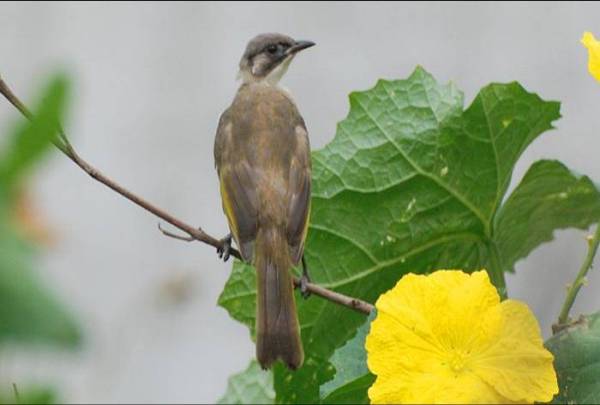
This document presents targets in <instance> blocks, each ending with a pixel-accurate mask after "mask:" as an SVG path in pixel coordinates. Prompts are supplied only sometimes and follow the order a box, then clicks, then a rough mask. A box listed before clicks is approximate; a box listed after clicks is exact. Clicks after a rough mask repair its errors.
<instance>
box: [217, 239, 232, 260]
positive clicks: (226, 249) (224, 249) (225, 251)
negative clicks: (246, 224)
mask: <svg viewBox="0 0 600 405" xmlns="http://www.w3.org/2000/svg"><path fill="white" fill-rule="evenodd" d="M217 254H218V255H219V259H223V261H224V262H226V261H227V260H229V257H230V255H231V234H229V235H227V236H225V237H224V238H223V239H221V247H218V248H217Z"/></svg>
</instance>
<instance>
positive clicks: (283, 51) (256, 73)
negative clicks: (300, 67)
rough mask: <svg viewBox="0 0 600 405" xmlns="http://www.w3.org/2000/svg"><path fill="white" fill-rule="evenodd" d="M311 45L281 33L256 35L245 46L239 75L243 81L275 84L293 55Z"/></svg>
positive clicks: (308, 42)
mask: <svg viewBox="0 0 600 405" xmlns="http://www.w3.org/2000/svg"><path fill="white" fill-rule="evenodd" d="M313 45H315V43H314V42H310V41H296V40H294V39H292V38H290V37H288V36H287V35H283V34H274V33H271V34H260V35H257V36H256V37H254V38H253V39H252V40H250V42H248V45H247V46H246V51H245V52H244V55H243V56H242V60H241V61H240V77H241V78H242V80H243V81H244V83H253V82H261V81H265V82H266V83H268V84H277V83H278V82H279V80H280V79H281V77H282V76H283V75H284V74H285V72H286V71H287V68H288V66H289V65H290V62H291V61H292V59H294V56H295V55H296V54H297V53H298V52H300V51H301V50H303V49H306V48H310V47H311V46H313Z"/></svg>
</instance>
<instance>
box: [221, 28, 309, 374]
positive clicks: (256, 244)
mask: <svg viewBox="0 0 600 405" xmlns="http://www.w3.org/2000/svg"><path fill="white" fill-rule="evenodd" d="M313 45H314V43H313V42H309V41H296V40H293V39H292V38H290V37H288V36H286V35H282V34H261V35H258V36H257V37H255V38H254V39H252V40H251V41H250V42H249V43H248V45H247V47H246V51H245V52H244V54H243V56H242V59H241V61H240V78H241V80H242V84H241V86H240V87H239V89H238V91H237V94H236V96H235V99H234V100H233V103H232V104H231V106H230V107H229V108H228V109H227V110H226V111H225V112H224V113H223V115H222V116H221V119H220V121H219V126H218V129H217V136H216V139H215V148H214V153H215V165H216V168H217V172H218V175H219V182H220V187H221V198H222V202H223V210H224V212H225V215H226V216H227V220H228V222H229V229H230V231H231V234H230V235H228V237H226V238H224V242H226V243H225V247H224V249H223V250H222V251H221V252H220V253H221V255H223V254H224V255H225V258H227V256H228V250H229V249H230V244H231V236H233V239H234V240H235V243H236V244H237V246H238V247H239V250H240V253H241V255H242V257H243V259H244V261H246V262H249V263H252V264H253V265H254V267H255V268H256V271H257V289H256V291H257V310H256V357H257V359H258V362H259V363H260V365H261V366H262V367H263V368H265V369H266V368H269V367H270V366H271V365H272V364H273V363H274V362H275V361H277V360H278V359H279V360H281V361H282V362H283V363H284V364H286V365H287V366H288V367H289V368H290V369H296V368H298V367H300V365H302V361H303V359H304V352H303V349H302V341H301V339H300V328H299V325H298V315H297V313H296V304H295V301H294V286H293V279H292V274H291V269H292V267H293V266H295V265H297V264H298V263H300V261H302V263H303V269H304V271H303V277H302V289H303V294H304V293H306V283H307V282H308V274H307V272H306V266H305V265H304V260H303V252H304V240H305V238H306V232H307V228H308V216H309V211H310V182H311V162H310V146H309V142H308V133H307V131H306V125H305V124H304V120H303V119H302V116H301V115H300V113H299V112H298V108H297V107H296V104H295V103H294V101H293V100H292V98H291V96H290V94H289V93H288V92H287V91H286V90H284V89H282V88H281V87H280V86H279V85H278V83H279V80H280V79H281V77H282V76H283V75H284V74H285V72H286V71H287V69H288V67H289V65H290V63H291V61H292V59H294V57H295V56H296V55H297V54H298V52H300V51H301V50H303V49H306V48H309V47H311V46H313Z"/></svg>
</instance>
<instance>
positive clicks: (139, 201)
mask: <svg viewBox="0 0 600 405" xmlns="http://www.w3.org/2000/svg"><path fill="white" fill-rule="evenodd" d="M0 93H1V94H2V95H3V96H4V97H5V98H6V99H7V100H8V101H9V102H10V103H11V104H12V105H13V106H15V108H16V109H17V110H19V111H20V112H21V114H23V115H24V116H25V117H26V118H27V119H29V120H31V119H32V114H31V112H30V111H29V110H28V109H27V107H26V106H25V105H24V104H23V103H22V102H21V100H19V98H18V97H17V96H16V95H15V94H14V93H13V92H12V91H11V90H10V88H9V87H8V85H7V84H6V83H5V82H4V80H2V78H1V77H0ZM57 131H58V135H59V136H58V138H57V139H54V140H53V142H52V143H53V144H54V146H56V147H57V148H58V149H59V150H60V151H61V152H62V153H63V154H64V155H65V156H67V157H68V158H69V159H71V160H72V161H73V162H74V163H75V164H76V165H77V166H79V167H80V168H81V169H82V170H83V171H85V172H86V173H87V174H89V175H90V177H92V178H93V179H94V180H96V181H99V182H100V183H102V184H104V185H105V186H107V187H108V188H110V189H112V190H114V191H116V192H117V193H119V194H120V195H122V196H123V197H125V198H127V199H128V200H129V201H131V202H133V203H134V204H136V205H138V206H140V207H142V208H144V209H145V210H146V211H149V212H151V213H152V214H154V215H156V216H157V217H159V218H161V219H163V220H164V221H166V222H168V223H170V224H171V225H173V226H174V227H176V228H179V229H180V230H182V231H183V232H185V233H187V234H188V235H189V238H187V237H181V236H178V235H174V234H171V233H169V232H167V231H164V230H162V229H161V231H162V232H163V233H164V234H165V235H167V236H171V237H176V238H177V239H183V240H187V241H192V240H197V241H200V242H204V243H206V244H207V245H210V246H212V247H214V248H217V249H220V248H222V247H223V241H222V240H220V239H216V238H214V237H212V236H210V235H209V234H207V233H206V232H204V231H203V230H202V229H201V228H195V227H193V226H190V225H188V224H186V223H185V222H183V221H181V220H179V219H177V218H175V217H174V216H173V215H171V214H169V213H168V212H166V211H164V210H162V209H160V208H159V207H157V206H155V205H153V204H151V203H150V202H148V201H146V200H144V199H143V198H141V197H139V196H137V195H136V194H133V193H132V192H131V191H129V190H127V189H126V188H125V187H123V186H121V185H120V184H118V183H117V182H115V181H114V180H111V179H110V178H108V177H107V176H105V175H104V174H102V173H101V172H100V171H99V170H97V169H96V168H95V167H93V166H92V165H91V164H89V163H88V162H86V161H85V160H83V159H82V158H81V157H80V156H79V155H78V154H77V152H76V151H75V149H74V148H73V146H71V143H70V142H69V140H68V138H67V136H66V134H65V132H64V130H63V129H62V127H60V126H59V127H58V128H57ZM230 255H231V256H234V257H236V258H238V259H240V260H241V255H240V252H239V251H237V250H236V249H233V248H232V249H231V250H230ZM294 286H295V287H296V288H299V287H300V280H299V279H298V278H296V277H294ZM306 287H307V290H308V291H309V292H310V293H311V294H314V295H316V296H319V297H322V298H325V299H327V300H329V301H331V302H334V303H336V304H338V305H343V306H346V307H348V308H351V309H354V310H356V311H358V312H362V313H364V314H367V315H368V314H369V313H370V312H371V311H372V310H373V305H371V304H369V303H367V302H365V301H362V300H359V299H356V298H352V297H348V296H346V295H343V294H340V293H337V292H335V291H331V290H328V289H326V288H323V287H320V286H318V285H316V284H312V283H308V284H307V285H306Z"/></svg>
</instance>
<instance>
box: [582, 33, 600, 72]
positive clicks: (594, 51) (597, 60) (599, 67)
mask: <svg viewBox="0 0 600 405" xmlns="http://www.w3.org/2000/svg"><path fill="white" fill-rule="evenodd" d="M581 43H582V44H583V45H584V46H585V47H586V48H587V49H588V58H589V62H588V70H589V71H590V74H591V75H592V76H594V78H595V79H596V80H598V81H600V42H598V41H597V40H596V38H594V34H592V33H591V32H584V33H583V37H582V38H581Z"/></svg>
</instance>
